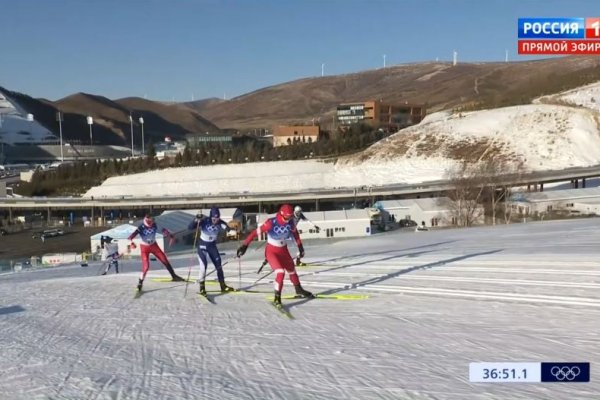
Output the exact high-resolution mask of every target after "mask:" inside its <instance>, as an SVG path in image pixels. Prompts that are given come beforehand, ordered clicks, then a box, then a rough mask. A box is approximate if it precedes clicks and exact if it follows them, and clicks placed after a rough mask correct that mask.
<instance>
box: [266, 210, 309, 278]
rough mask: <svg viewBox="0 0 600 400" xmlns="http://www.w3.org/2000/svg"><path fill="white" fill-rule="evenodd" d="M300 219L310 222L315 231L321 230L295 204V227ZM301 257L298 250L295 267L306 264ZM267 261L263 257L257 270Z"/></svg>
mask: <svg viewBox="0 0 600 400" xmlns="http://www.w3.org/2000/svg"><path fill="white" fill-rule="evenodd" d="M300 221H306V222H308V223H309V224H311V225H312V226H313V227H314V228H315V229H316V231H317V233H319V231H320V230H321V228H319V227H318V226H317V225H315V223H314V222H312V221H311V220H310V219H308V218H306V216H305V215H304V213H303V212H302V207H300V206H296V207H294V222H295V223H296V227H297V226H298V222H300ZM302 257H304V255H302V256H300V252H298V254H296V266H297V267H300V266H302V267H304V266H306V263H303V262H302ZM267 263H268V261H267V260H266V259H265V260H264V261H263V263H262V265H261V266H260V268H259V270H258V271H261V270H262V269H263V267H264V266H265V265H267Z"/></svg>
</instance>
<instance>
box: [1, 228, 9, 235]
mask: <svg viewBox="0 0 600 400" xmlns="http://www.w3.org/2000/svg"><path fill="white" fill-rule="evenodd" d="M6 235H8V232H7V231H6V229H2V228H0V236H6Z"/></svg>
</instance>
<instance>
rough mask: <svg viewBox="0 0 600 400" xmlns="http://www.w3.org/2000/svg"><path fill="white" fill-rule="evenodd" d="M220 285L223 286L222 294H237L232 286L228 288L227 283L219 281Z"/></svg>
mask: <svg viewBox="0 0 600 400" xmlns="http://www.w3.org/2000/svg"><path fill="white" fill-rule="evenodd" d="M219 284H220V285H221V293H225V292H235V289H234V288H232V287H231V286H227V285H226V284H225V281H219Z"/></svg>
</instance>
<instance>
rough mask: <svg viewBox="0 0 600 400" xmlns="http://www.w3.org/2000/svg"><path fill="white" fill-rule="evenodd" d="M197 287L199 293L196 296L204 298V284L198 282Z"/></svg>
mask: <svg viewBox="0 0 600 400" xmlns="http://www.w3.org/2000/svg"><path fill="white" fill-rule="evenodd" d="M198 285H200V291H199V292H198V294H199V295H200V296H206V287H205V286H204V282H198Z"/></svg>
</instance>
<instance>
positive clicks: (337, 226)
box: [256, 209, 371, 240]
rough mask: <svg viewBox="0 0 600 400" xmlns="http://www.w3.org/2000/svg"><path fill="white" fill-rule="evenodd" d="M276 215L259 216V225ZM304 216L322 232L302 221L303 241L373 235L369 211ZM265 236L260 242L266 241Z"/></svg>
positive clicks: (320, 212)
mask: <svg viewBox="0 0 600 400" xmlns="http://www.w3.org/2000/svg"><path fill="white" fill-rule="evenodd" d="M274 216H275V214H270V215H267V214H258V215H257V217H256V219H257V221H258V224H259V225H260V224H262V223H264V222H265V221H266V220H267V218H271V217H274ZM304 216H305V217H306V218H308V219H309V220H310V221H311V222H313V223H314V224H315V225H317V226H318V227H319V228H320V230H319V232H317V230H316V229H315V228H314V227H313V225H312V224H311V223H310V222H306V221H300V222H299V223H298V232H299V233H300V236H301V238H302V239H317V238H324V239H325V238H338V237H357V236H369V235H371V217H370V216H369V210H368V209H350V210H334V211H313V212H305V213H304ZM265 239H266V235H265V234H263V235H262V237H261V238H259V240H265Z"/></svg>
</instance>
